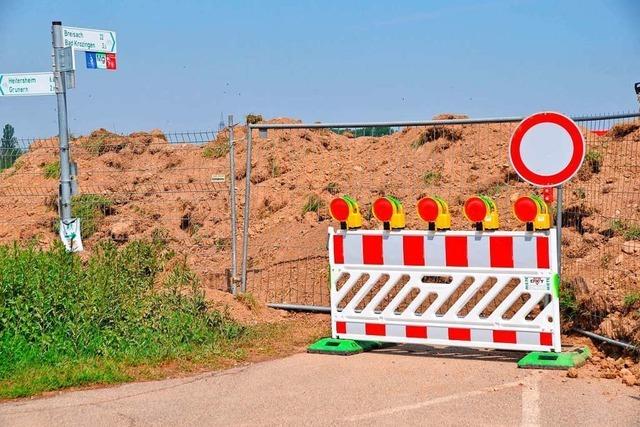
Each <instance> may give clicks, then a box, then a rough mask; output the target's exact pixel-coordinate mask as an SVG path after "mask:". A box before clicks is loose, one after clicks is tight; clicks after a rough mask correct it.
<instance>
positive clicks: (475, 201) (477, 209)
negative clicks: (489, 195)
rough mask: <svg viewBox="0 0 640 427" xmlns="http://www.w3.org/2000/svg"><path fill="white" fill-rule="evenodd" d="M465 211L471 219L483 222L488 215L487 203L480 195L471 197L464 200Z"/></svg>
mask: <svg viewBox="0 0 640 427" xmlns="http://www.w3.org/2000/svg"><path fill="white" fill-rule="evenodd" d="M464 213H465V214H466V215H467V218H469V221H473V222H481V221H482V220H484V218H485V217H486V216H487V205H486V204H485V203H484V200H482V199H481V198H479V197H470V198H468V199H467V201H466V202H464Z"/></svg>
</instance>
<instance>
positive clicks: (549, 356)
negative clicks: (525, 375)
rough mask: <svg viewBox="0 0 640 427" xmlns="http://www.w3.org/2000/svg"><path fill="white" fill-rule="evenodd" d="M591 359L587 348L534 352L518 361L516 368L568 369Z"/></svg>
mask: <svg viewBox="0 0 640 427" xmlns="http://www.w3.org/2000/svg"><path fill="white" fill-rule="evenodd" d="M589 357H591V352H590V351H589V349H588V348H587V347H583V348H578V349H574V350H571V351H563V352H562V353H553V352H547V351H534V352H531V353H529V354H527V355H526V356H525V357H523V358H522V359H520V360H519V361H518V368H525V369H569V368H577V367H580V366H582V365H584V363H585V362H586V361H587V359H588V358H589Z"/></svg>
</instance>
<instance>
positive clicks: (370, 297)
mask: <svg viewBox="0 0 640 427" xmlns="http://www.w3.org/2000/svg"><path fill="white" fill-rule="evenodd" d="M555 237H556V236H555V230H553V229H552V230H549V231H545V232H525V231H514V232H508V231H494V232H476V231H445V232H433V231H415V230H403V231H384V230H355V231H354V230H337V231H336V230H334V229H333V228H330V229H329V258H330V264H331V314H332V323H333V337H334V338H345V339H357V340H375V341H386V342H393V343H417V344H432V345H450V346H464V347H481V348H500V349H509V350H523V351H533V350H541V351H557V352H559V351H560V350H561V347H560V313H559V311H560V306H559V300H558V281H559V279H558V276H557V274H556V273H557V258H556V256H557V248H556V238H555ZM383 276H384V277H383ZM437 277H447V278H449V280H448V283H443V281H442V280H437V279H436V278H437ZM382 279H386V280H382ZM489 280H492V282H491V283H493V285H492V286H491V287H490V288H489V289H487V287H486V286H485V284H486V283H487V281H489ZM339 282H340V287H339V289H338V283H339ZM399 282H400V283H404V284H403V285H402V287H401V289H400V290H398V289H397V288H398V287H397V284H398V283H399ZM463 284H466V285H465V290H464V291H462V289H463V287H462V286H463ZM434 295H435V299H433V298H434ZM454 295H455V296H456V298H457V299H456V300H455V301H451V299H452V298H453V296H454ZM499 295H500V298H497V297H498V296H499ZM427 298H431V299H433V302H432V303H431V304H430V305H428V307H427V308H426V309H422V310H418V308H419V307H421V306H422V305H423V303H424V302H425V301H426V300H427ZM472 298H475V300H474V301H475V303H474V304H473V306H472V307H469V304H471V303H470V302H469V301H471V300H472ZM389 300H390V301H389ZM409 300H410V301H409ZM382 301H387V303H386V306H384V304H381V303H382ZM491 304H493V310H492V311H491V312H490V313H489V314H487V313H486V310H485V309H486V308H487V307H488V306H490V305H491ZM381 306H384V307H383V308H382V309H380V308H379V307H381ZM446 307H449V308H448V309H446V311H444V310H443V308H446ZM463 307H466V309H465V310H463ZM514 307H515V308H514ZM443 311H444V312H443ZM534 313H535V315H533V314H534Z"/></svg>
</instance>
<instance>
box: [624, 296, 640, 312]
mask: <svg viewBox="0 0 640 427" xmlns="http://www.w3.org/2000/svg"><path fill="white" fill-rule="evenodd" d="M638 302H640V293H639V292H631V293H630V294H627V295H625V297H624V306H625V307H627V308H631V307H633V306H634V305H636V304H637V303H638Z"/></svg>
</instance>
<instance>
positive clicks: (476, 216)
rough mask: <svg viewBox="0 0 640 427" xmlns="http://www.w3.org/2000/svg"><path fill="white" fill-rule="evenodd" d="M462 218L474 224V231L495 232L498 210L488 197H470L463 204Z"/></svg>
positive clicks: (497, 225) (497, 224) (497, 223)
mask: <svg viewBox="0 0 640 427" xmlns="http://www.w3.org/2000/svg"><path fill="white" fill-rule="evenodd" d="M464 216H465V217H466V218H467V219H468V220H469V221H471V222H473V223H475V225H476V230H478V231H482V230H497V229H498V227H499V226H500V224H499V222H498V208H497V207H496V203H495V202H494V201H493V199H491V197H488V196H472V197H469V198H468V199H467V201H466V202H464Z"/></svg>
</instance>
